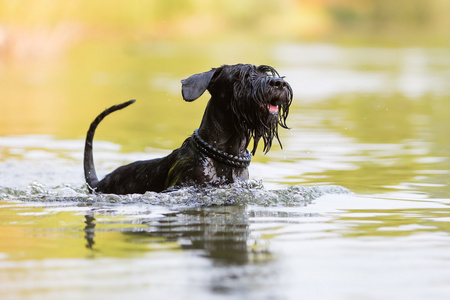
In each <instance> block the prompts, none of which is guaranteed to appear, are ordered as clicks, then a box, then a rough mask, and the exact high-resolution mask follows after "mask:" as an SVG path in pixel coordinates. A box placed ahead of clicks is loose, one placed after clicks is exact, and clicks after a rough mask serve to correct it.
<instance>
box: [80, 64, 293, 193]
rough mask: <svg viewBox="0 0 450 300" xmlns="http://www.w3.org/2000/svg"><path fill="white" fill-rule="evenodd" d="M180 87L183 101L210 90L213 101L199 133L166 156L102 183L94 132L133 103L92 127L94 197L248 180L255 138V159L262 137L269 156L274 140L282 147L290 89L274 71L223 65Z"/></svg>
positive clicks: (89, 162)
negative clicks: (280, 131)
mask: <svg viewBox="0 0 450 300" xmlns="http://www.w3.org/2000/svg"><path fill="white" fill-rule="evenodd" d="M181 83H182V94H183V99H184V100H186V101H189V102H190V101H194V100H195V99H197V98H198V97H200V96H201V95H202V94H203V93H204V92H205V91H206V90H208V91H209V93H210V94H211V99H210V100H209V102H208V105H207V107H206V110H205V113H204V115H203V119H202V122H201V124H200V128H199V129H197V130H195V131H194V134H193V135H192V136H191V137H188V138H187V139H186V140H185V141H184V142H183V144H182V146H181V147H180V148H178V149H176V150H174V151H173V152H172V153H171V154H169V155H168V156H166V157H163V158H158V159H153V160H147V161H137V162H134V163H131V164H129V165H126V166H122V167H119V168H117V169H116V170H115V171H113V172H112V173H110V174H108V175H106V176H105V178H104V179H103V180H101V181H99V180H98V179H97V175H96V173H95V168H94V161H93V157H92V140H93V138H94V132H95V129H96V128H97V126H98V124H99V123H100V121H101V120H103V118H104V117H106V116H107V115H109V114H110V113H112V112H114V111H116V110H119V109H122V108H124V107H126V106H128V105H130V104H132V103H134V101H135V100H131V101H128V102H125V103H122V104H119V105H115V106H112V107H110V108H108V109H106V110H105V111H104V112H103V113H101V114H100V115H99V116H98V117H97V118H96V119H95V120H94V121H93V122H92V124H91V126H90V128H89V131H88V133H87V137H86V145H85V151H84V173H85V178H86V182H87V184H88V187H89V190H90V191H91V192H100V193H114V194H131V193H141V194H142V193H145V192H146V191H155V192H161V191H164V190H166V189H168V188H170V187H179V186H190V185H201V184H204V183H210V184H227V183H233V182H235V181H237V180H247V179H248V169H247V167H248V165H249V164H250V160H251V154H250V152H249V151H248V150H247V147H248V145H249V143H250V140H251V139H252V138H253V150H252V154H253V155H254V154H255V151H256V148H257V146H258V142H259V141H260V139H261V138H262V139H263V141H264V152H265V153H267V152H268V151H269V150H270V147H271V145H272V140H273V138H277V140H278V142H279V143H280V146H281V142H280V139H279V137H278V125H280V126H281V127H283V128H288V127H287V126H286V118H287V116H288V113H289V106H290V105H291V102H292V89H291V87H290V86H289V84H288V83H287V82H286V81H284V79H283V77H280V75H279V74H278V72H277V71H276V70H275V69H273V68H272V67H269V66H264V65H263V66H258V67H257V66H254V65H243V64H239V65H233V66H228V65H224V66H222V67H220V68H215V69H212V70H211V71H208V72H205V73H200V74H195V75H192V76H191V77H189V78H187V79H184V80H182V81H181Z"/></svg>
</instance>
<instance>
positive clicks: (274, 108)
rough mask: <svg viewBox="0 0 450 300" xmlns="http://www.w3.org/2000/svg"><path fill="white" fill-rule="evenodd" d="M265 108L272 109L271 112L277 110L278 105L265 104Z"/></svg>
mask: <svg viewBox="0 0 450 300" xmlns="http://www.w3.org/2000/svg"><path fill="white" fill-rule="evenodd" d="M267 108H269V110H270V111H272V112H277V111H278V106H276V105H272V104H267Z"/></svg>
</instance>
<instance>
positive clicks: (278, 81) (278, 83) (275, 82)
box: [269, 78, 286, 89]
mask: <svg viewBox="0 0 450 300" xmlns="http://www.w3.org/2000/svg"><path fill="white" fill-rule="evenodd" d="M269 85H270V86H272V87H275V88H278V89H282V88H284V87H285V86H286V81H284V79H283V78H272V79H271V80H270V82H269Z"/></svg>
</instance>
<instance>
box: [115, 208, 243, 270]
mask: <svg viewBox="0 0 450 300" xmlns="http://www.w3.org/2000/svg"><path fill="white" fill-rule="evenodd" d="M148 226H149V227H150V230H149V231H133V232H126V233H124V234H125V235H127V236H128V237H132V239H133V240H135V241H136V240H139V239H140V238H145V237H153V238H154V237H163V238H164V239H165V241H166V242H178V243H179V244H180V245H181V247H182V249H185V250H192V249H194V250H204V251H205V255H206V256H207V257H210V258H212V259H214V260H215V261H216V262H218V263H224V264H245V263H247V262H248V259H249V258H248V255H249V253H248V247H247V240H248V236H249V224H248V216H247V212H246V209H245V207H244V206H224V207H204V208H197V209H189V210H185V211H182V212H177V213H171V214H166V215H165V216H164V217H163V218H161V219H159V220H158V221H157V222H156V223H153V222H150V223H148Z"/></svg>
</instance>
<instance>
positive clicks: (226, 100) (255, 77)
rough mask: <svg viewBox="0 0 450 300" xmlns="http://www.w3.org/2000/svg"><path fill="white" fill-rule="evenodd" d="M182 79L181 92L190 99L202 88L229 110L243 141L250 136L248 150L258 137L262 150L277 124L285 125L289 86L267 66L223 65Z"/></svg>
mask: <svg viewBox="0 0 450 300" xmlns="http://www.w3.org/2000/svg"><path fill="white" fill-rule="evenodd" d="M181 82H182V90H181V91H182V95H183V99H184V100H186V101H194V100H195V99H197V98H198V97H200V96H201V95H202V94H203V93H204V92H205V91H206V90H208V91H209V93H210V94H211V96H212V98H211V101H215V103H216V105H218V107H220V108H221V109H223V110H224V112H225V113H228V114H230V118H231V120H232V121H233V123H234V124H235V127H236V130H237V132H238V133H239V134H241V135H242V136H243V137H245V138H246V140H247V143H248V142H249V141H250V139H251V138H253V141H254V144H253V150H252V154H255V151H256V148H257V146H258V142H259V140H260V139H261V138H262V139H263V141H264V152H265V153H267V152H268V151H269V150H270V147H271V146H272V140H273V138H274V137H276V138H277V140H278V142H279V143H280V146H281V142H280V139H279V137H278V125H280V126H281V127H283V128H288V127H287V125H286V118H287V116H288V114H289V106H290V105H291V103H292V94H293V93H292V88H291V87H290V85H289V84H288V83H287V82H286V81H285V80H284V78H283V77H280V75H279V74H278V72H277V71H276V70H275V69H274V68H272V67H269V66H265V65H261V66H254V65H244V64H239V65H232V66H229V65H224V66H222V67H220V68H215V69H212V70H211V71H208V72H205V73H200V74H195V75H192V76H190V77H189V78H187V79H184V80H182V81H181Z"/></svg>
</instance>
